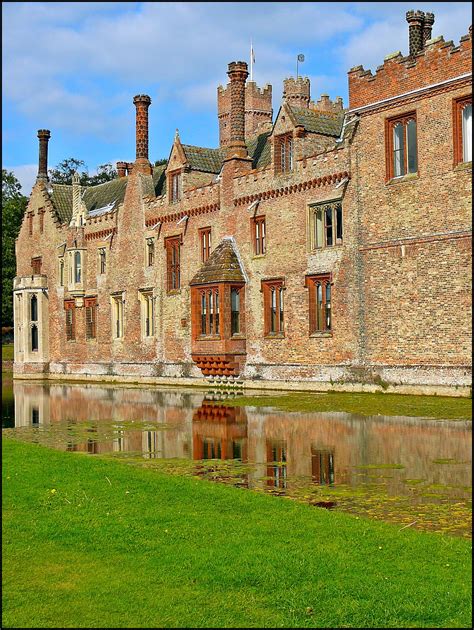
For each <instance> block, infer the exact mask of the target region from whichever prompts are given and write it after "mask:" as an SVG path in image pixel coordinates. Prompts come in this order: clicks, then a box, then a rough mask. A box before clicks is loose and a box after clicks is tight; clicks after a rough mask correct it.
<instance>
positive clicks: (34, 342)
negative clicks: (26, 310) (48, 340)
mask: <svg viewBox="0 0 474 630" xmlns="http://www.w3.org/2000/svg"><path fill="white" fill-rule="evenodd" d="M31 350H32V351H33V352H36V351H37V350H38V327H37V326H32V327H31Z"/></svg>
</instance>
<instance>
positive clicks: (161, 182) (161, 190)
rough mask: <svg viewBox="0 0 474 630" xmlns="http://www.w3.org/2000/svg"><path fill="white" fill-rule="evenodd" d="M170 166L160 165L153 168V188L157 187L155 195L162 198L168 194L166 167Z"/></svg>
mask: <svg viewBox="0 0 474 630" xmlns="http://www.w3.org/2000/svg"><path fill="white" fill-rule="evenodd" d="M167 166H168V164H160V166H154V167H153V174H152V177H153V186H154V187H155V195H156V196H157V197H161V195H164V194H165V193H166V174H165V171H166V167H167Z"/></svg>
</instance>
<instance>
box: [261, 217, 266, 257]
mask: <svg viewBox="0 0 474 630" xmlns="http://www.w3.org/2000/svg"><path fill="white" fill-rule="evenodd" d="M261 241H262V247H261V250H262V254H264V253H265V219H264V220H263V221H262V223H261Z"/></svg>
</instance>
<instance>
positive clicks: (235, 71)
mask: <svg viewBox="0 0 474 630" xmlns="http://www.w3.org/2000/svg"><path fill="white" fill-rule="evenodd" d="M227 74H228V76H229V79H230V142H229V145H228V147H227V157H241V158H246V157H247V146H246V144H245V82H246V81H247V77H248V76H249V73H248V70H247V64H246V63H245V61H232V62H231V63H230V64H229V69H228V71H227Z"/></svg>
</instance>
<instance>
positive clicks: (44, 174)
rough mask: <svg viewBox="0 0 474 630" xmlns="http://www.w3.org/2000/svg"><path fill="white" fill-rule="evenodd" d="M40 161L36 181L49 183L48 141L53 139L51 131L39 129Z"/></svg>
mask: <svg viewBox="0 0 474 630" xmlns="http://www.w3.org/2000/svg"><path fill="white" fill-rule="evenodd" d="M38 138H39V160H38V176H37V178H36V179H42V180H44V181H48V141H49V139H50V138H51V132H50V131H49V129H38Z"/></svg>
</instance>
